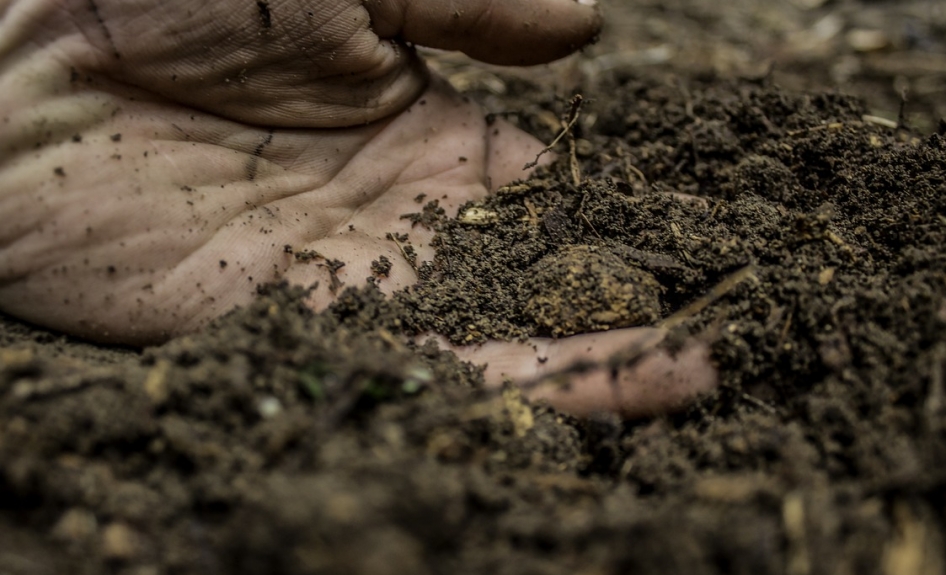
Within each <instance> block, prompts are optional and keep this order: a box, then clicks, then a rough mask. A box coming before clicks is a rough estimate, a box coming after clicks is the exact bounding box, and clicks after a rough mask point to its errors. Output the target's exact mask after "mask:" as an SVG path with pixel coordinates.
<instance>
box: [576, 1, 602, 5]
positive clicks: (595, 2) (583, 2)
mask: <svg viewBox="0 0 946 575" xmlns="http://www.w3.org/2000/svg"><path fill="white" fill-rule="evenodd" d="M578 3H579V4H584V5H585V6H597V5H598V0H578Z"/></svg>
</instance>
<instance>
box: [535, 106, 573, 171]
mask: <svg viewBox="0 0 946 575" xmlns="http://www.w3.org/2000/svg"><path fill="white" fill-rule="evenodd" d="M583 100H584V98H582V96H581V94H575V97H574V98H572V101H571V104H570V107H569V109H568V113H567V114H565V117H564V119H563V120H562V131H561V132H559V134H558V135H557V136H555V139H554V140H552V143H551V144H549V145H548V146H546V147H544V148H542V150H540V151H539V153H538V154H536V156H535V160H533V161H531V162H529V163H528V164H526V165H525V166H523V168H522V169H523V170H531V169H532V168H534V167H536V166H538V165H539V158H541V157H542V156H544V155H545V154H547V153H549V152H551V151H552V148H554V147H555V146H556V145H557V144H558V143H559V142H561V141H562V138H564V137H565V136H566V135H567V134H569V133H571V130H572V127H574V125H575V122H577V121H578V116H579V113H580V112H581V103H582V101H583Z"/></svg>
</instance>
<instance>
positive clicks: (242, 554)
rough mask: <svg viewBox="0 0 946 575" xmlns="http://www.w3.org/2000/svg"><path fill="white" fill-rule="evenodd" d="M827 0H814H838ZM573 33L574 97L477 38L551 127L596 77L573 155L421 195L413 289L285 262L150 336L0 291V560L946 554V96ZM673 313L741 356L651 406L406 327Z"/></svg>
mask: <svg viewBox="0 0 946 575" xmlns="http://www.w3.org/2000/svg"><path fill="white" fill-rule="evenodd" d="M661 4H662V5H664V4H666V3H661ZM673 4H674V6H676V4H681V6H676V11H674V10H671V8H673V6H670V7H665V8H664V9H663V11H664V12H672V13H673V15H672V16H667V15H666V14H665V15H664V17H665V18H667V19H668V21H675V22H676V23H677V24H678V25H679V26H682V27H686V26H688V25H689V24H688V22H690V21H691V20H692V19H693V18H694V12H693V11H694V10H696V14H697V15H700V14H702V15H704V16H705V15H706V14H707V13H713V14H716V15H717V16H716V17H718V18H720V20H719V21H720V22H730V21H732V20H731V19H727V17H726V13H725V12H724V9H723V8H710V7H709V6H715V4H707V5H706V6H703V5H702V3H700V2H692V3H686V2H681V3H673ZM800 4H801V3H800ZM820 4H824V3H820ZM820 4H819V5H820ZM833 4H834V3H827V5H825V6H822V7H821V8H812V10H823V11H824V13H818V14H815V13H813V12H809V11H800V12H799V14H800V15H799V16H798V19H799V20H798V21H799V22H801V21H811V22H817V21H820V20H819V18H825V17H827V16H830V15H832V14H834V15H837V14H841V15H842V16H844V15H845V14H847V15H850V12H849V11H848V12H846V11H845V10H847V9H848V8H850V6H849V5H848V3H841V5H840V6H834V5H833ZM812 5H813V6H814V4H812ZM858 5H859V6H860V4H858ZM904 5H905V4H904ZM863 6H865V7H867V6H869V7H870V9H871V10H875V9H883V8H884V7H885V6H887V8H886V9H887V10H888V13H889V14H896V13H899V12H897V8H896V6H897V4H891V5H889V6H888V5H887V4H885V3H882V2H871V3H868V4H864V5H863ZM911 6H912V5H911ZM902 7H903V5H901V8H902ZM865 9H866V8H865ZM640 10H641V12H642V13H643V14H648V15H649V16H648V17H649V18H651V19H652V25H656V24H653V22H657V20H653V19H654V18H657V16H655V15H654V13H658V12H661V10H658V9H657V8H656V7H651V6H649V5H648V4H647V3H642V7H641V8H640ZM708 11H709V12H708ZM721 11H722V12H721ZM619 13H620V11H619ZM842 16H838V17H842ZM851 17H852V18H853V16H851ZM805 19H807V20H805ZM713 21H714V22H715V20H713ZM766 21H767V22H771V21H774V20H766ZM622 22H623V21H622ZM631 25H633V23H628V24H627V26H631ZM799 26H801V24H799ZM733 34H735V33H734V32H732V33H731V34H730V36H732V35H733ZM736 36H737V37H738V38H742V39H744V40H746V42H747V44H746V45H749V44H748V43H750V42H749V41H750V40H753V39H754V38H756V36H755V35H754V33H753V34H750V31H749V30H748V29H746V31H745V34H744V35H743V36H738V35H736ZM727 38H729V36H727ZM845 38H846V37H845ZM730 40H731V39H730ZM720 42H721V46H730V47H732V46H736V47H738V46H740V44H738V43H737V42H731V43H727V42H725V41H723V40H720ZM786 42H787V41H786ZM605 43H607V40H606V41H605ZM785 45H787V44H785ZM848 47H849V45H848ZM842 48H843V46H842V47H840V48H839V47H837V46H835V50H834V52H830V54H839V56H838V58H839V59H840V56H851V55H852V54H848V53H845V52H844V50H843V49H842ZM733 49H734V50H735V49H736V48H733ZM786 50H787V48H786ZM930 50H931V51H929V54H932V55H933V56H935V55H938V56H940V57H943V58H946V52H942V53H941V52H937V51H936V49H935V47H934V49H930ZM610 53H611V54H612V55H613V54H622V55H623V56H622V57H623V58H625V59H626V58H629V56H628V55H627V54H628V52H627V51H626V50H625V51H623V52H610ZM727 53H729V52H727ZM899 53H900V52H896V51H893V50H892V49H888V52H887V53H886V54H887V55H888V56H889V54H899ZM859 54H860V53H855V54H853V56H854V57H861V56H863V57H864V58H867V57H868V56H867V55H859ZM877 55H882V54H872V55H871V57H873V56H877ZM933 56H929V57H928V58H933ZM580 61H581V62H584V63H585V65H586V69H585V70H584V71H583V72H581V73H580V74H578V75H577V76H575V77H577V78H578V79H579V81H577V82H575V83H574V85H573V86H569V90H568V91H569V92H571V93H564V92H563V91H562V89H561V87H560V86H559V87H550V86H549V82H548V81H547V80H543V79H541V78H538V77H528V76H526V75H522V74H518V73H510V74H509V75H507V76H499V75H495V74H494V72H491V71H489V72H487V71H482V69H479V68H477V69H475V70H477V71H476V72H468V71H466V70H467V68H458V70H461V71H463V72H462V73H464V74H474V77H473V79H472V80H469V78H470V77H471V76H468V77H467V80H469V83H468V85H466V88H467V89H468V91H469V92H470V93H472V94H474V95H477V96H478V97H480V98H481V99H482V100H483V101H486V102H487V104H488V105H489V106H490V107H491V108H492V109H493V110H494V111H495V112H496V113H502V114H504V115H506V116H508V117H510V118H512V119H513V120H514V121H517V122H518V123H519V124H520V125H521V126H523V127H525V128H528V129H530V130H531V131H532V132H533V133H536V134H537V135H539V136H540V137H542V138H543V139H545V141H552V139H553V138H554V137H555V135H556V133H557V132H558V130H559V127H560V123H559V118H560V116H562V115H565V114H567V112H568V110H569V98H570V96H571V95H572V93H574V92H577V91H580V92H581V93H582V94H583V96H584V97H585V99H586V102H585V105H584V106H583V108H582V111H581V115H580V116H579V119H578V121H577V122H576V123H575V125H574V127H573V129H572V131H571V134H572V139H571V144H572V145H571V147H570V146H569V138H565V139H564V140H563V143H562V145H561V146H560V147H559V148H557V150H558V151H559V153H560V159H559V160H558V161H557V162H556V163H555V164H553V165H552V166H550V167H548V168H544V169H541V170H540V171H539V172H538V173H537V174H536V176H535V177H533V178H531V179H529V180H527V181H522V182H517V183H515V184H513V185H510V186H507V187H505V188H503V189H501V190H500V191H499V192H498V193H497V194H495V195H493V196H491V197H490V198H488V199H487V200H485V201H483V202H481V203H478V204H475V205H468V206H466V207H465V208H464V209H462V210H461V214H460V217H459V218H457V219H448V218H446V217H444V216H443V215H442V213H440V212H438V210H437V207H436V205H432V204H428V206H427V209H424V210H423V212H422V213H421V214H419V215H418V216H416V217H415V221H417V222H418V223H417V225H427V226H430V227H433V228H435V229H436V230H437V231H438V236H437V238H436V239H435V246H436V248H437V256H436V259H435V260H434V261H433V262H431V263H430V264H429V265H427V266H425V267H424V268H422V269H421V275H422V277H423V278H424V280H423V281H421V282H420V283H419V284H417V285H416V286H413V287H411V288H410V289H408V290H406V291H404V292H401V293H398V294H396V295H395V296H394V297H393V298H391V299H384V298H383V297H382V296H381V295H380V293H379V292H378V291H377V290H375V289H373V288H371V287H370V286H366V287H363V288H358V289H347V290H345V291H344V292H342V293H341V294H340V298H339V301H338V302H337V303H336V304H335V305H334V306H333V307H332V308H331V309H329V310H328V311H327V312H325V313H322V314H313V313H312V312H311V311H309V310H308V309H307V308H306V307H305V306H304V305H303V303H302V302H303V299H304V295H305V294H304V292H303V291H302V290H299V289H290V288H286V287H285V286H273V287H271V288H268V289H266V290H264V291H263V292H262V293H261V294H260V297H259V298H258V300H257V301H256V302H255V303H254V304H253V305H252V306H249V307H247V308H245V309H241V310H237V311H235V312H233V313H231V314H229V315H228V316H226V317H224V318H222V319H220V320H218V321H217V322H215V323H214V324H213V325H212V326H211V327H209V328H208V329H206V330H204V331H203V332H201V333H198V334H194V335H192V336H188V337H182V338H179V339H176V340H174V341H171V342H169V343H167V344H166V345H163V346H161V347H155V348H149V349H146V350H125V349H116V348H102V347H96V346H91V345H86V344H83V343H81V342H76V341H72V340H69V339H67V338H64V337H61V336H58V335H55V334H50V333H47V332H43V331H40V330H36V329H33V328H31V327H29V326H25V325H22V324H19V323H17V322H15V321H13V320H11V319H8V318H3V319H2V321H0V574H3V575H6V574H7V573H11V574H14V573H15V574H21V573H22V574H39V573H51V574H52V573H56V574H58V573H79V574H97V573H128V574H137V575H144V574H149V575H150V574H163V573H201V574H208V573H226V574H239V573H247V574H250V573H253V574H258V573H286V574H303V573H332V574H336V573H352V574H369V573H370V574H385V573H390V574H401V573H417V574H424V573H430V574H435V573H451V574H454V573H457V574H463V573H471V574H472V573H485V572H490V573H495V574H506V573H509V574H513V573H515V574H522V573H535V574H549V575H552V574H566V573H567V574H572V573H583V574H606V573H634V574H648V573H653V574H663V573H688V574H690V573H692V574H702V573H707V574H709V573H746V574H750V573H751V574H761V573H765V574H782V573H785V574H791V575H805V574H820V573H825V574H828V573H830V574H835V573H882V574H885V575H887V574H900V573H923V574H938V573H943V572H946V557H944V555H943V548H944V543H946V542H944V522H946V496H944V494H946V254H944V249H943V248H944V245H946V138H944V136H946V124H941V123H940V124H937V122H938V119H937V118H936V116H935V113H936V110H938V109H939V108H937V106H938V105H939V104H937V102H936V98H935V97H930V98H929V99H928V100H923V101H922V102H921V103H920V104H918V105H917V108H916V110H919V112H917V113H918V114H921V116H918V117H922V118H926V119H925V120H923V121H922V122H921V121H914V122H912V123H910V122H897V121H896V116H894V118H893V121H892V123H891V122H890V121H888V122H884V121H879V120H878V119H877V118H876V117H875V115H876V113H877V111H878V109H883V105H884V102H887V101H888V99H887V96H884V95H881V97H878V95H877V94H875V93H871V92H869V91H867V92H859V93H858V94H857V95H854V96H849V95H844V94H843V93H842V92H839V91H837V90H835V89H834V88H833V87H830V86H827V84H828V82H827V81H825V84H823V85H822V89H820V90H807V91H799V90H798V89H797V88H798V87H799V86H798V85H797V84H790V85H791V86H793V88H785V87H783V86H782V85H781V84H780V83H779V81H778V80H779V78H778V77H776V75H772V74H763V75H756V76H752V77H749V78H747V77H740V76H743V75H742V74H740V73H737V72H738V71H732V70H730V71H729V73H726V74H721V73H719V71H718V70H715V71H713V70H707V68H706V67H703V68H701V69H700V70H694V66H692V65H690V64H687V65H684V64H682V63H679V62H676V63H674V64H673V65H672V66H671V67H670V71H672V72H673V74H672V75H668V74H666V73H665V72H666V70H662V71H655V70H652V69H650V68H649V67H646V66H645V67H640V66H637V65H631V64H627V63H626V62H625V63H624V64H622V65H613V63H612V64H609V66H610V67H605V66H603V64H602V60H601V56H600V54H598V53H595V52H592V53H590V54H588V55H586V56H585V57H584V59H581V60H580ZM797 61H798V60H797V59H795V60H792V62H796V63H797ZM806 61H807V60H806ZM635 62H636V60H635ZM605 63H607V62H605ZM829 63H830V62H829ZM835 63H836V62H835ZM442 66H444V68H443V69H444V70H447V71H448V72H449V71H453V72H455V73H457V74H459V73H460V72H457V71H456V70H457V69H454V68H451V66H453V64H450V63H449V62H447V63H446V64H442ZM570 66H573V68H571V69H568V68H566V69H565V72H564V74H566V77H568V78H572V76H574V74H575V69H574V66H578V65H577V64H571V65H570ZM605 68H607V69H605ZM784 68H785V69H788V70H793V69H794V68H793V67H792V66H791V65H788V64H786V65H785V66H784ZM829 69H830V66H829V65H827V64H823V65H822V67H821V68H819V69H818V73H821V72H824V71H825V70H829ZM589 70H590V71H589ZM825 73H826V74H827V72H825ZM477 74H478V75H477ZM815 75H817V74H815ZM561 77H562V76H556V78H559V79H560V78H561ZM826 77H827V76H826ZM887 78H888V80H889V79H890V76H888V77H887ZM939 78H940V80H941V81H943V82H944V85H946V72H944V75H943V76H940V77H939ZM452 79H453V80H454V82H455V83H458V84H459V83H461V80H463V78H460V77H453V78H452ZM494 79H500V80H501V81H502V90H501V91H503V92H505V93H504V95H503V96H502V97H501V98H500V97H499V96H498V95H497V92H498V91H500V90H499V88H498V87H497V86H498V85H496V84H495V83H494ZM782 79H785V78H782ZM875 79H876V78H875ZM556 81H557V80H556ZM857 86H859V84H856V83H855V84H854V87H857ZM461 87H463V86H461ZM805 87H808V86H805ZM573 88H574V90H572V89H573ZM878 107H879V108H878ZM510 111H515V112H516V114H514V115H511V114H508V113H507V112H510ZM888 119H889V118H888ZM924 122H925V123H924ZM924 126H925V127H924ZM570 149H571V150H573V153H572V152H570ZM572 159H574V161H572ZM422 207H423V206H419V208H418V209H419V210H420V209H421V208H422ZM384 265H385V262H379V265H378V267H379V270H380V269H382V268H383V267H384ZM387 265H388V266H389V265H390V262H387ZM379 273H380V272H379ZM654 324H663V325H666V326H668V327H670V328H671V329H673V330H674V333H675V335H676V338H675V339H677V340H679V339H680V338H683V337H688V336H693V337H700V338H704V339H705V340H706V341H708V342H710V343H711V346H712V350H713V359H714V362H715V363H716V364H717V365H718V367H719V370H720V373H721V376H722V380H723V385H722V386H721V388H720V390H719V391H718V392H717V393H716V394H714V395H713V396H712V397H707V398H704V399H703V400H701V401H700V402H699V403H698V404H696V405H694V406H692V407H691V408H689V409H688V410H687V411H685V412H683V413H679V414H676V415H673V416H664V417H660V418H655V419H649V420H640V421H621V420H619V419H617V418H615V417H613V416H601V417H595V418H591V419H588V420H576V419H573V418H571V417H568V416H566V415H563V414H561V413H557V412H555V411H554V410H552V409H551V408H549V407H547V406H545V405H542V404H529V403H527V402H526V401H525V400H523V398H522V397H521V396H520V395H519V393H518V392H516V391H515V390H513V389H506V390H503V391H502V392H492V391H489V390H486V389H484V388H483V386H482V377H481V374H480V372H479V371H478V370H477V369H476V368H473V367H471V366H469V365H465V364H461V363H460V362H458V361H457V360H456V359H455V358H454V357H453V356H452V355H450V354H448V353H446V352H441V351H439V350H437V349H436V348H435V347H434V346H432V345H425V346H422V347H417V346H415V345H411V344H407V343H404V342H406V341H409V338H405V337H404V336H405V335H408V336H410V335H412V334H416V333H420V332H424V331H427V330H435V331H437V332H439V333H441V334H443V335H444V336H446V337H447V338H449V339H450V340H452V341H453V342H455V343H476V342H481V341H485V340H486V339H490V338H499V339H516V338H523V337H528V336H533V335H547V336H556V337H558V336H567V335H570V334H574V333H582V332H587V331H595V330H605V329H611V328H618V327H625V326H634V325H654Z"/></svg>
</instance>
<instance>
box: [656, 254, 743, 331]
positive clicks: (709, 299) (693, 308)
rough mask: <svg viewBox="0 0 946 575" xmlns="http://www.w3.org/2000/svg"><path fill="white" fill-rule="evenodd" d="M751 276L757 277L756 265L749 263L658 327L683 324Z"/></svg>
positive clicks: (665, 327)
mask: <svg viewBox="0 0 946 575" xmlns="http://www.w3.org/2000/svg"><path fill="white" fill-rule="evenodd" d="M750 277H755V267H754V266H752V265H748V266H746V267H744V268H742V269H741V270H739V271H737V272H736V273H734V274H732V275H730V276H729V277H727V278H726V279H724V280H723V281H721V282H719V283H718V284H716V285H715V286H713V289H711V290H710V291H709V292H707V293H706V294H705V295H703V296H701V297H699V298H697V299H696V300H694V301H692V302H691V303H690V304H689V305H688V306H686V307H685V308H683V309H681V310H679V311H677V312H676V313H675V314H673V315H671V316H670V317H668V318H667V319H665V320H663V321H662V322H660V323H659V324H657V327H661V328H664V329H668V330H670V329H673V328H675V327H677V326H678V325H680V324H682V323H683V322H685V321H686V320H688V319H690V318H691V317H693V316H695V315H696V314H698V313H700V312H701V311H703V310H704V309H706V308H707V307H708V306H709V305H710V304H712V303H713V302H714V301H716V300H718V299H719V298H721V297H723V296H724V295H726V294H727V293H729V292H730V291H731V290H732V289H733V288H735V287H736V286H737V285H739V284H740V283H742V282H743V281H744V280H746V279H748V278H750Z"/></svg>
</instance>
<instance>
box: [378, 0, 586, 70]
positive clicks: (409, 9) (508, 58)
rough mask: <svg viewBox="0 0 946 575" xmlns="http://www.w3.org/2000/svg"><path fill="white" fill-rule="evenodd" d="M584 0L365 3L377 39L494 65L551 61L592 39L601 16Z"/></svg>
mask: <svg viewBox="0 0 946 575" xmlns="http://www.w3.org/2000/svg"><path fill="white" fill-rule="evenodd" d="M588 2H589V0H581V1H578V0H505V1H504V2H495V1H493V0H470V1H468V2H465V3H463V5H462V6H461V7H458V6H457V5H456V4H455V3H454V2H449V1H446V0H427V1H426V2H407V1H406V0H382V1H380V2H372V3H369V4H366V5H365V7H366V8H367V9H368V11H369V13H370V14H371V19H372V26H373V28H374V30H375V32H376V33H377V34H378V35H379V36H380V37H381V38H393V37H397V38H400V39H403V40H405V41H407V42H411V43H415V44H419V45H422V46H428V47H431V48H439V49H444V50H459V51H462V52H464V53H466V54H467V55H469V56H471V57H473V58H476V59H477V60H481V61H483V62H487V63H490V64H499V65H519V66H529V65H535V64H542V63H546V62H551V61H553V60H557V59H559V58H562V57H564V56H567V55H568V54H570V53H572V52H575V51H576V50H578V49H580V48H581V47H582V46H584V45H586V44H588V43H589V42H591V41H593V40H594V39H595V37H597V35H598V33H599V32H600V30H601V25H602V18H601V14H600V11H599V9H598V7H597V5H596V4H595V3H591V4H589V3H588Z"/></svg>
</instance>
